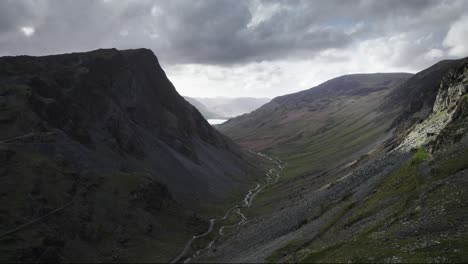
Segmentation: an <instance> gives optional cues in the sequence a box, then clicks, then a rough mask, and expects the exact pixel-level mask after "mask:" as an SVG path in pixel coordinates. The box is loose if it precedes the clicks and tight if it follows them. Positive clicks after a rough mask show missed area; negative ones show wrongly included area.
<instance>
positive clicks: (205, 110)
mask: <svg viewBox="0 0 468 264" xmlns="http://www.w3.org/2000/svg"><path fill="white" fill-rule="evenodd" d="M184 99H185V100H186V101H187V102H189V103H190V104H191V105H193V106H194V107H195V108H197V110H198V111H200V113H201V114H202V116H203V117H204V118H205V119H223V118H225V117H224V116H222V115H219V114H216V113H214V112H212V111H210V110H209V109H208V108H207V107H206V106H205V105H204V104H202V103H201V102H200V101H198V100H197V99H195V98H192V97H188V96H184Z"/></svg>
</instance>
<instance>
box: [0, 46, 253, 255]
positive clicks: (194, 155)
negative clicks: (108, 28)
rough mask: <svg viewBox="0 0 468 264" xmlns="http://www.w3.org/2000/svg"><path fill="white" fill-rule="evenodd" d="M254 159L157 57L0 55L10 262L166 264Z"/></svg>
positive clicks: (0, 136)
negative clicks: (183, 91) (209, 118)
mask: <svg viewBox="0 0 468 264" xmlns="http://www.w3.org/2000/svg"><path fill="white" fill-rule="evenodd" d="M253 162H255V159H254V158H253V157H252V156H251V154H248V153H245V152H244V151H242V150H240V149H239V148H238V147H237V146H236V145H235V144H234V143H232V142H231V141H230V140H229V139H227V138H226V137H224V136H223V135H221V134H220V133H219V132H217V131H216V130H215V129H213V128H212V127H211V126H210V125H209V124H208V123H207V122H206V120H205V119H204V118H203V117H202V116H201V114H200V113H199V112H198V111H197V110H196V109H195V108H194V107H193V106H191V105H190V104H189V103H187V102H186V101H185V100H184V99H183V98H182V97H181V96H180V95H179V94H178V93H177V92H176V90H175V88H174V87H173V85H172V84H171V82H170V81H169V80H168V78H167V77H166V75H165V73H164V71H163V69H162V68H161V66H160V65H159V62H158V60H157V58H156V56H155V55H154V54H153V53H152V52H151V51H150V50H146V49H139V50H125V51H119V50H115V49H108V50H96V51H92V52H87V53H72V54H65V55H54V56H46V57H29V56H19V57H3V58H0V194H1V195H0V199H1V203H0V215H1V217H0V219H1V228H0V239H1V241H0V243H1V247H0V250H1V252H0V261H26V262H33V261H34V262H36V261H54V262H55V261H66V262H68V261H72V262H81V261H85V262H88V261H91V262H94V261H151V262H155V261H156V262H158V261H168V260H169V259H170V258H172V257H173V256H174V255H176V254H177V251H178V250H179V249H180V248H181V247H182V246H183V243H184V242H185V239H186V238H187V237H189V236H191V235H192V232H194V230H195V231H196V230H197V228H198V227H200V226H198V225H201V226H203V227H204V225H205V221H208V219H203V217H204V215H203V213H201V214H199V213H198V212H200V210H202V212H208V211H212V210H216V208H217V207H218V206H220V207H222V206H226V205H227V204H226V203H228V199H232V198H233V197H235V193H236V192H237V191H239V190H244V189H247V188H248V187H249V184H250V183H251V182H252V181H253V179H254V177H255V172H256V167H255V166H254V165H253Z"/></svg>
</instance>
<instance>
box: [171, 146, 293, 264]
mask: <svg viewBox="0 0 468 264" xmlns="http://www.w3.org/2000/svg"><path fill="white" fill-rule="evenodd" d="M256 154H257V155H259V156H261V157H264V158H266V159H268V160H270V161H273V162H274V163H275V164H276V167H275V168H272V169H270V170H269V171H268V172H267V173H266V174H265V176H266V178H265V182H264V184H263V185H262V184H260V183H256V186H255V188H253V189H250V190H249V191H248V192H247V194H246V195H245V197H244V199H243V200H242V205H237V206H234V207H232V208H230V209H229V210H227V211H226V213H225V214H224V216H223V217H222V218H219V219H217V218H213V219H210V223H209V225H208V229H207V231H206V232H205V233H203V234H199V235H194V236H193V237H192V238H191V239H190V240H189V241H187V243H186V244H185V247H184V249H183V250H182V252H181V253H180V254H179V255H178V256H177V257H176V258H174V260H172V261H171V263H180V262H183V263H189V262H190V261H191V260H192V259H193V258H196V257H198V256H199V255H200V254H201V253H202V252H203V251H205V250H208V249H210V248H211V247H212V246H213V245H214V243H215V240H212V241H211V242H210V243H208V245H207V246H206V247H205V248H204V249H201V250H198V251H197V252H195V253H194V254H193V255H191V256H190V257H188V258H186V259H185V260H183V259H184V258H185V257H186V255H187V254H188V253H189V252H190V250H191V247H192V244H193V242H194V241H195V240H197V239H200V238H203V237H206V236H208V235H209V234H211V232H212V231H213V229H214V226H215V224H216V221H223V220H226V219H228V218H229V217H230V216H231V215H232V213H233V212H235V213H236V214H237V215H239V216H240V219H241V220H240V221H239V222H238V223H237V224H234V225H227V226H224V225H223V226H221V227H220V228H219V229H218V235H220V236H224V231H225V229H227V228H239V227H241V226H243V225H245V224H246V223H247V221H248V219H247V217H246V216H245V215H244V214H243V213H242V209H243V208H250V207H251V206H252V203H253V201H254V199H255V197H256V196H257V195H258V194H259V193H260V192H261V191H262V190H263V189H265V188H266V187H267V186H269V185H271V184H275V183H277V182H278V180H279V177H280V173H281V171H282V170H283V169H284V165H282V162H281V161H280V160H274V159H273V158H270V157H268V156H267V155H265V154H262V153H256ZM182 260H183V261H182Z"/></svg>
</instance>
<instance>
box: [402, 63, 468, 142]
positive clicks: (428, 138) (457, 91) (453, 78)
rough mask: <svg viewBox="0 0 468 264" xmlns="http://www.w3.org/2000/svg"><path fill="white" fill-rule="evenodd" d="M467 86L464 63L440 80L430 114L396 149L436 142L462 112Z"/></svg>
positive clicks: (414, 127)
mask: <svg viewBox="0 0 468 264" xmlns="http://www.w3.org/2000/svg"><path fill="white" fill-rule="evenodd" d="M467 86H468V69H467V68H466V62H465V64H464V65H462V66H461V67H460V68H459V69H457V70H453V71H451V72H449V73H448V74H447V76H446V77H445V78H444V79H443V80H442V82H441V84H440V88H439V89H438V93H437V96H436V98H435V101H434V104H433V108H432V112H431V113H430V115H429V116H428V117H427V118H426V119H424V120H423V121H422V122H421V123H417V124H415V125H414V126H413V127H412V128H411V129H410V131H409V133H408V135H407V136H406V137H405V139H404V141H403V142H402V143H401V144H400V145H399V146H398V148H397V149H399V150H402V151H409V150H412V149H416V148H419V147H426V146H427V145H428V144H429V143H431V142H433V141H434V140H436V139H437V138H438V137H439V136H440V134H441V133H442V132H443V131H444V130H445V129H447V127H448V126H449V124H450V123H452V122H453V121H454V119H455V118H458V117H459V116H460V114H461V113H462V112H463V111H464V108H465V107H466V99H467V97H466V92H467ZM456 114H457V115H456ZM459 129H460V130H464V129H465V128H463V127H460V128H459ZM459 132H464V131H459ZM461 134H463V133H461Z"/></svg>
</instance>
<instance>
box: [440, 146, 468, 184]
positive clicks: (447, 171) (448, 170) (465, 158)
mask: <svg viewBox="0 0 468 264" xmlns="http://www.w3.org/2000/svg"><path fill="white" fill-rule="evenodd" d="M467 168H468V149H467V150H465V151H464V152H462V153H461V154H460V155H457V156H455V157H452V158H450V159H447V160H443V161H441V162H439V163H438V164H437V165H436V167H435V168H434V169H433V170H432V174H433V175H434V176H435V177H436V179H443V178H446V177H447V176H450V175H452V174H454V173H457V172H459V171H462V170H465V169H467Z"/></svg>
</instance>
